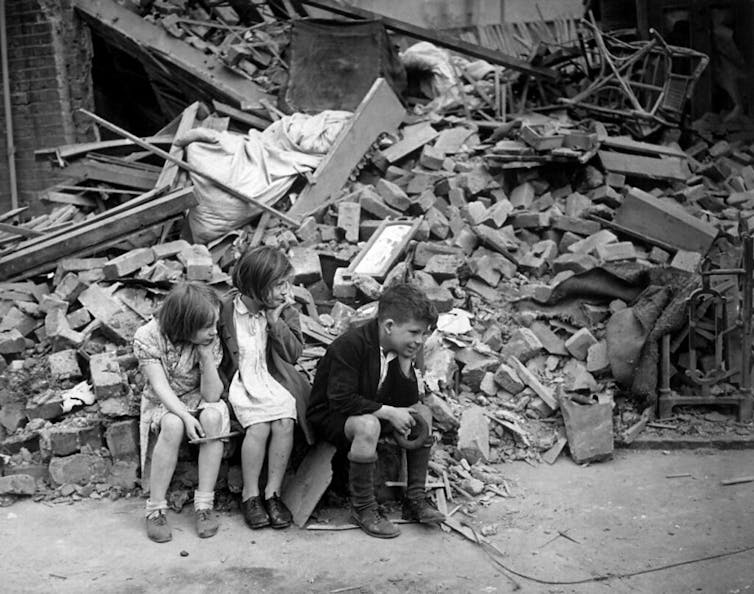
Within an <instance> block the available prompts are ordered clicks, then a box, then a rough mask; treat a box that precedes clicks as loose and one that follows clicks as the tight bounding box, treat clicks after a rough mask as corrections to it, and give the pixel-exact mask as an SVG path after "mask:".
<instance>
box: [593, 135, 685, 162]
mask: <svg viewBox="0 0 754 594" xmlns="http://www.w3.org/2000/svg"><path fill="white" fill-rule="evenodd" d="M602 146H604V147H607V148H614V149H616V150H618V151H626V152H635V153H642V154H646V155H670V156H672V157H679V158H681V159H686V158H688V155H687V154H686V153H684V152H683V151H682V150H681V149H679V148H675V147H673V146H665V145H662V144H652V143H651V142H639V141H638V140H634V139H633V138H628V137H624V136H608V137H607V138H605V139H603V140H602Z"/></svg>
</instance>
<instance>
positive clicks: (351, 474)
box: [348, 453, 401, 538]
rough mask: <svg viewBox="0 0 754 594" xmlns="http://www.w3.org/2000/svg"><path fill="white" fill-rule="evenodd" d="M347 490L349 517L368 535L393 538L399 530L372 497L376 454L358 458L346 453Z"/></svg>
mask: <svg viewBox="0 0 754 594" xmlns="http://www.w3.org/2000/svg"><path fill="white" fill-rule="evenodd" d="M348 460H349V461H350V463H349V470H348V490H349V493H350V495H351V518H352V519H353V521H354V522H355V523H356V524H357V525H358V526H359V528H361V529H362V530H363V531H364V532H366V533H367V534H368V535H369V536H375V537H377V538H395V537H396V536H398V535H399V534H400V533H401V531H400V529H399V528H398V526H396V525H395V524H393V523H392V522H391V521H390V520H388V519H387V518H386V517H385V516H383V515H382V513H381V512H380V510H379V507H378V506H377V500H376V499H375V497H374V464H375V462H376V461H377V457H376V456H372V457H371V458H364V459H359V458H357V457H355V456H353V455H351V454H350V453H349V454H348Z"/></svg>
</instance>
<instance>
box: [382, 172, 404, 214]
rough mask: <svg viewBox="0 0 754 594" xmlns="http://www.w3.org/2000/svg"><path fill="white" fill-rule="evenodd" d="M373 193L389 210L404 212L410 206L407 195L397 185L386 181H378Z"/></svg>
mask: <svg viewBox="0 0 754 594" xmlns="http://www.w3.org/2000/svg"><path fill="white" fill-rule="evenodd" d="M374 189H375V191H376V192H377V194H379V196H380V197H381V198H382V200H383V201H384V202H385V204H387V205H388V206H389V207H390V208H394V209H396V210H399V211H400V212H406V210H408V207H409V206H411V200H410V198H409V197H408V194H406V192H404V191H403V190H402V189H401V188H400V187H399V186H398V185H396V184H394V183H393V182H389V181H387V180H386V179H379V180H378V181H377V184H376V185H375V187H374Z"/></svg>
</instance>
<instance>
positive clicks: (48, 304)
mask: <svg viewBox="0 0 754 594" xmlns="http://www.w3.org/2000/svg"><path fill="white" fill-rule="evenodd" d="M68 305H69V303H68V302H67V301H66V300H65V299H63V298H62V297H60V296H58V295H55V294H52V295H42V298H41V299H40V300H39V309H40V311H42V312H44V313H50V312H51V311H56V310H61V311H63V312H65V311H67V310H68Z"/></svg>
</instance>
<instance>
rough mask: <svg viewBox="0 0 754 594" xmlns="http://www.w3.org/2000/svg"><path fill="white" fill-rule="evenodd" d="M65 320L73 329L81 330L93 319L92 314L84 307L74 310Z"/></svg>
mask: <svg viewBox="0 0 754 594" xmlns="http://www.w3.org/2000/svg"><path fill="white" fill-rule="evenodd" d="M65 321H66V322H67V323H68V326H70V328H71V329H72V330H79V329H80V328H83V327H84V326H86V325H87V324H88V323H89V322H91V321H92V316H91V314H90V313H89V312H88V311H87V310H86V309H85V308H83V307H80V308H79V309H77V310H75V311H72V312H71V313H69V314H68V315H67V316H66V317H65Z"/></svg>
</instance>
